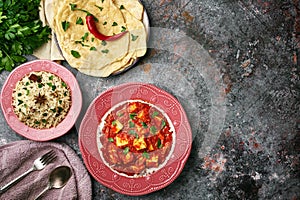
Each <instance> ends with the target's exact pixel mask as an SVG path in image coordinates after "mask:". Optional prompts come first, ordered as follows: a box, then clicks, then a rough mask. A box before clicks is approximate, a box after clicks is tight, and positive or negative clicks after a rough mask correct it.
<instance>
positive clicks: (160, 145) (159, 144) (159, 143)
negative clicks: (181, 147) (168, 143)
mask: <svg viewBox="0 0 300 200" xmlns="http://www.w3.org/2000/svg"><path fill="white" fill-rule="evenodd" d="M162 147H163V145H162V143H161V139H159V138H158V140H157V148H159V149H161V148H162Z"/></svg>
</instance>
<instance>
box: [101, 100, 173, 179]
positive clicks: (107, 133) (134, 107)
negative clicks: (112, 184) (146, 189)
mask: <svg viewBox="0 0 300 200" xmlns="http://www.w3.org/2000/svg"><path fill="white" fill-rule="evenodd" d="M98 135H99V137H100V139H99V144H100V145H99V150H100V154H101V156H102V159H104V161H105V162H106V164H107V165H109V167H110V168H111V169H112V170H114V171H116V172H118V173H121V174H125V175H128V176H133V177H140V176H144V175H147V174H150V173H153V172H155V171H156V170H158V169H159V168H161V167H163V166H164V165H165V164H166V163H167V161H168V159H169V158H170V155H171V154H172V151H173V149H174V143H175V130H174V127H173V125H172V123H171V121H170V119H169V118H168V116H167V115H166V114H165V113H164V112H163V111H161V110H160V109H159V108H157V107H155V106H154V105H152V104H149V103H147V102H144V101H141V100H130V101H126V102H124V103H122V104H119V105H117V106H115V107H113V108H112V109H110V110H109V111H108V112H107V114H106V115H105V116H104V117H103V119H102V121H101V123H100V126H99V132H98Z"/></svg>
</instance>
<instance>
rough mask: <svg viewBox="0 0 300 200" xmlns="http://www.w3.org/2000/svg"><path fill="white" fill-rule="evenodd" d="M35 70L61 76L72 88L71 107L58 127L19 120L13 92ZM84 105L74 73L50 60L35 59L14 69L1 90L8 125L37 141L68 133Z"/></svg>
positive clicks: (2, 106)
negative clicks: (27, 123) (39, 127)
mask: <svg viewBox="0 0 300 200" xmlns="http://www.w3.org/2000/svg"><path fill="white" fill-rule="evenodd" d="M34 71H46V72H50V73H52V74H55V75H56V76H58V77H60V78H61V79H62V80H63V81H64V82H65V83H66V84H67V85H68V86H69V88H70V90H71V101H72V104H71V108H70V110H69V112H68V114H67V116H66V117H65V119H64V120H63V121H62V122H60V123H59V124H58V125H57V126H56V127H53V128H50V129H34V128H31V127H28V126H26V125H25V124H24V123H22V122H21V121H19V119H18V117H17V116H16V114H15V113H14V109H13V107H12V93H13V90H14V88H15V87H16V84H17V82H18V81H19V80H21V79H22V78H23V77H24V76H25V75H27V74H29V73H30V72H34ZM81 107H82V96H81V91H80V87H79V85H78V82H77V80H76V78H75V77H74V75H73V74H72V73H71V72H70V71H69V70H68V69H66V68H65V67H63V66H61V65H59V64H57V63H55V62H52V61H48V60H34V61H31V62H27V63H24V64H22V65H20V66H19V67H17V68H16V69H15V70H13V71H12V72H11V73H10V74H9V76H8V77H7V79H6V81H5V83H4V85H3V88H2V91H1V108H2V111H3V114H4V117H5V119H6V121H7V123H8V125H9V126H10V127H11V128H12V129H13V130H14V131H15V132H17V133H18V134H20V135H22V136H24V137H26V138H28V139H30V140H35V141H48V140H52V139H55V138H57V137H60V136H62V135H64V134H65V133H67V132H68V131H69V130H70V129H71V128H72V127H73V125H74V124H75V122H76V120H77V118H78V116H79V114H80V111H81Z"/></svg>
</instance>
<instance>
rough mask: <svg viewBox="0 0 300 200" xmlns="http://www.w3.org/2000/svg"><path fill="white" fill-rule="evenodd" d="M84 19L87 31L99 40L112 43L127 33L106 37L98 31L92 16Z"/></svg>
mask: <svg viewBox="0 0 300 200" xmlns="http://www.w3.org/2000/svg"><path fill="white" fill-rule="evenodd" d="M85 19H86V24H87V27H88V29H89V31H90V32H91V33H92V34H93V35H94V36H95V37H96V38H97V39H99V40H105V41H114V40H117V39H119V38H121V37H122V36H123V35H125V34H126V33H127V31H125V32H122V33H119V34H116V35H112V36H106V35H103V34H102V33H100V32H99V31H98V29H97V27H96V23H95V19H94V16H93V15H87V16H86V18H85Z"/></svg>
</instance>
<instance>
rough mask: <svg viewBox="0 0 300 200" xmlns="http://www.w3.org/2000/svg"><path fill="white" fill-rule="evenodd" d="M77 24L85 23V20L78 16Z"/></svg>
mask: <svg viewBox="0 0 300 200" xmlns="http://www.w3.org/2000/svg"><path fill="white" fill-rule="evenodd" d="M76 24H79V25H83V20H82V18H81V17H78V18H77V20H76Z"/></svg>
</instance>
